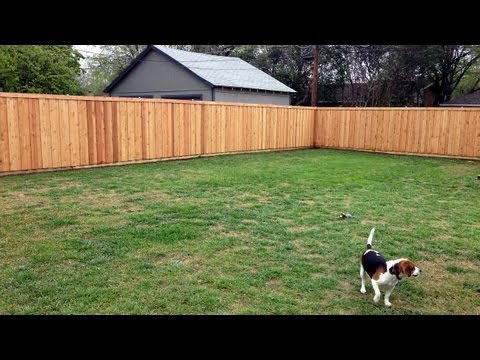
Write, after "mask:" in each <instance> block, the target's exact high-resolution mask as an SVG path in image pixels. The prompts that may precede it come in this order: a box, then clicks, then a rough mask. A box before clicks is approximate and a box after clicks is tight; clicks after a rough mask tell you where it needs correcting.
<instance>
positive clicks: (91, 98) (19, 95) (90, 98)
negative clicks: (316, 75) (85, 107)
mask: <svg viewBox="0 0 480 360" xmlns="http://www.w3.org/2000/svg"><path fill="white" fill-rule="evenodd" d="M0 97H6V98H25V99H52V100H80V101H116V102H146V103H167V104H188V105H223V106H236V107H253V108H259V107H260V108H281V109H302V110H308V111H312V110H315V109H318V108H314V107H307V106H294V105H274V104H250V103H235V102H219V101H199V100H194V101H192V100H176V99H160V98H136V97H115V96H81V95H54V94H34V93H11V92H0Z"/></svg>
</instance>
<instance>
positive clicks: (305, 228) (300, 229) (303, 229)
mask: <svg viewBox="0 0 480 360" xmlns="http://www.w3.org/2000/svg"><path fill="white" fill-rule="evenodd" d="M319 229H320V228H319V227H318V226H294V227H289V228H288V230H289V231H290V232H294V233H301V232H307V231H314V230H319Z"/></svg>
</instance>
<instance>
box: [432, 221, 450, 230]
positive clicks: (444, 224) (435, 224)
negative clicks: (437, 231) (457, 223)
mask: <svg viewBox="0 0 480 360" xmlns="http://www.w3.org/2000/svg"><path fill="white" fill-rule="evenodd" d="M430 225H432V226H433V227H436V228H441V229H446V228H449V227H450V223H449V222H448V221H446V220H432V221H430Z"/></svg>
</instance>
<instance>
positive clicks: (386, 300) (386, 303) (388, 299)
mask: <svg viewBox="0 0 480 360" xmlns="http://www.w3.org/2000/svg"><path fill="white" fill-rule="evenodd" d="M393 289H395V286H392V287H389V288H388V289H387V290H386V291H385V306H388V307H390V306H392V303H391V302H390V294H391V293H392V291H393Z"/></svg>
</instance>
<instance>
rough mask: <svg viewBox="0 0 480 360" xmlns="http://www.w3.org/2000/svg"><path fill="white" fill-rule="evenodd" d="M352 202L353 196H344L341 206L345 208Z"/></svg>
mask: <svg viewBox="0 0 480 360" xmlns="http://www.w3.org/2000/svg"><path fill="white" fill-rule="evenodd" d="M352 202H353V197H351V196H346V197H345V199H343V206H344V207H345V209H348V208H350V206H351V205H352Z"/></svg>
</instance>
